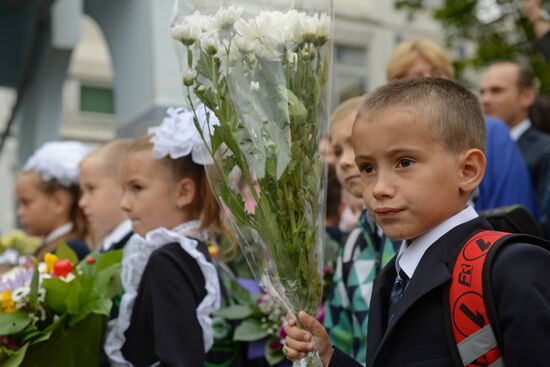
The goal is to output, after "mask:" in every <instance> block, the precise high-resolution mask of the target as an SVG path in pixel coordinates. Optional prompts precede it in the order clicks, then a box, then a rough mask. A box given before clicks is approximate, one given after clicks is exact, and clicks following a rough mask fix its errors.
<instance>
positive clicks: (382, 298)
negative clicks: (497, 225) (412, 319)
mask: <svg viewBox="0 0 550 367" xmlns="http://www.w3.org/2000/svg"><path fill="white" fill-rule="evenodd" d="M483 229H491V226H490V225H489V223H488V222H487V221H486V220H485V219H483V218H476V219H473V220H471V221H469V222H466V223H464V224H462V225H460V226H458V227H455V228H454V229H452V230H451V231H449V232H447V233H446V234H445V235H443V236H442V237H441V238H440V239H438V240H437V241H436V242H435V243H434V244H433V245H431V246H430V248H429V249H428V250H427V251H426V253H425V254H424V256H422V259H421V260H420V263H419V264H418V266H417V268H416V270H415V273H414V275H413V277H412V279H411V280H410V281H409V284H408V285H407V288H406V290H405V293H403V296H402V298H401V299H400V300H399V303H397V304H396V305H395V312H394V315H393V317H392V316H391V315H390V316H388V315H387V312H388V311H387V310H388V308H389V295H390V292H391V288H392V286H393V283H394V280H395V276H396V272H395V261H392V262H390V263H389V264H388V265H387V267H386V268H384V272H383V273H384V274H385V279H384V283H385V284H384V287H380V291H379V292H378V293H376V295H375V294H374V293H373V303H374V305H376V309H374V308H371V311H372V312H373V313H374V312H376V313H375V314H376V315H380V316H381V317H377V318H376V319H378V320H373V318H370V317H369V323H370V322H371V321H373V322H374V323H375V325H373V327H372V328H371V327H370V325H369V333H370V332H371V330H372V331H374V332H375V333H376V332H377V330H381V332H380V334H381V336H378V335H374V336H373V338H372V339H371V337H370V335H368V343H367V348H368V347H369V345H374V346H377V347H376V351H375V352H374V355H373V354H371V353H368V354H367V357H369V356H372V357H371V358H368V361H369V363H368V364H367V365H368V366H372V365H373V364H374V362H375V360H376V357H377V355H378V353H379V352H380V350H381V349H382V347H383V346H384V343H386V341H387V340H388V338H389V337H390V336H391V334H392V332H393V330H394V328H395V326H396V325H397V324H398V323H399V320H400V319H401V318H402V317H403V316H404V315H405V314H406V313H407V311H408V310H409V309H410V308H411V306H412V305H413V304H414V303H415V302H416V301H417V300H418V299H420V298H421V297H423V296H424V295H425V294H427V293H428V292H430V291H431V290H433V289H435V288H437V287H439V286H442V285H443V284H445V283H446V282H448V281H450V279H451V271H450V267H452V266H454V263H452V264H451V262H452V261H453V259H455V258H456V255H457V253H456V251H458V249H460V248H462V243H464V242H465V241H466V240H467V239H468V238H469V237H470V236H472V235H473V234H474V233H476V232H478V231H480V230H483ZM456 239H459V241H458V242H457V243H454V242H456ZM389 267H391V269H389ZM390 270H391V271H390ZM381 275H382V274H381ZM392 276H393V277H392ZM380 280H382V279H380ZM388 286H389V289H388ZM374 305H373V306H374ZM388 317H390V318H391V320H390V321H389V322H387V320H388ZM386 322H387V327H386V324H382V323H386ZM376 336H378V338H377V339H375V338H374V337H376ZM371 341H372V343H371ZM373 343H374V344H373Z"/></svg>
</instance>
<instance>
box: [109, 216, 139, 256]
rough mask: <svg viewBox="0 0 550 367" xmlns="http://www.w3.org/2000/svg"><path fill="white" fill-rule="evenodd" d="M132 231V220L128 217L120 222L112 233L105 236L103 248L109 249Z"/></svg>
mask: <svg viewBox="0 0 550 367" xmlns="http://www.w3.org/2000/svg"><path fill="white" fill-rule="evenodd" d="M131 231H132V222H131V221H130V219H126V220H125V221H124V222H122V223H120V224H119V225H118V226H117V227H116V228H115V229H113V231H112V232H111V233H109V234H108V235H107V236H105V238H104V239H103V243H102V245H101V249H102V250H103V251H107V250H109V249H110V248H111V246H113V245H114V244H115V243H117V242H119V241H120V240H122V239H123V238H124V236H126V235H127V234H128V233H130V232H131Z"/></svg>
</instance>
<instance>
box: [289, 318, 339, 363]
mask: <svg viewBox="0 0 550 367" xmlns="http://www.w3.org/2000/svg"><path fill="white" fill-rule="evenodd" d="M298 318H299V321H300V323H301V324H302V326H303V329H301V328H299V327H298V325H297V324H296V320H294V318H293V317H292V315H290V314H288V315H287V322H286V323H285V332H286V338H285V346H284V348H283V353H284V354H285V355H286V357H287V358H288V359H290V360H291V361H297V360H300V359H302V358H304V357H305V356H306V355H307V353H310V352H313V351H315V350H317V353H319V358H320V359H321V362H322V363H323V366H324V367H326V366H328V364H329V362H330V359H331V357H332V353H333V348H332V344H331V343H330V339H329V337H328V334H327V331H326V330H325V328H324V327H323V325H322V324H321V323H320V322H319V321H317V320H316V319H315V317H312V316H311V315H308V314H307V313H305V312H304V311H300V313H299V314H298Z"/></svg>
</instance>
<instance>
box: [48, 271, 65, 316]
mask: <svg viewBox="0 0 550 367" xmlns="http://www.w3.org/2000/svg"><path fill="white" fill-rule="evenodd" d="M42 286H43V287H44V289H45V290H46V301H45V304H46V306H47V307H48V308H50V309H51V310H53V311H54V312H55V313H57V314H60V315H62V314H64V313H65V312H66V311H67V304H66V303H65V301H66V299H67V296H68V295H69V288H70V285H69V283H66V282H64V281H62V280H61V279H59V278H49V279H44V281H43V282H42Z"/></svg>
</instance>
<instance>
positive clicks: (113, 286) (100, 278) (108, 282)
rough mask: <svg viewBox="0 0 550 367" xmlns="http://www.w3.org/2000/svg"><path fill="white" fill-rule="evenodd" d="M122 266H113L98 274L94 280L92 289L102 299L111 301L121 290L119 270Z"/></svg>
mask: <svg viewBox="0 0 550 367" xmlns="http://www.w3.org/2000/svg"><path fill="white" fill-rule="evenodd" d="M121 269H122V264H120V263H118V264H114V265H111V266H110V267H108V268H106V269H104V270H103V271H102V272H100V273H98V274H97V275H96V277H95V279H94V284H93V288H94V289H95V291H97V292H98V293H99V294H100V295H101V296H102V297H103V298H106V299H111V298H113V297H114V296H116V295H117V294H118V293H120V291H121V290H122V284H121V282H120V270H121Z"/></svg>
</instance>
